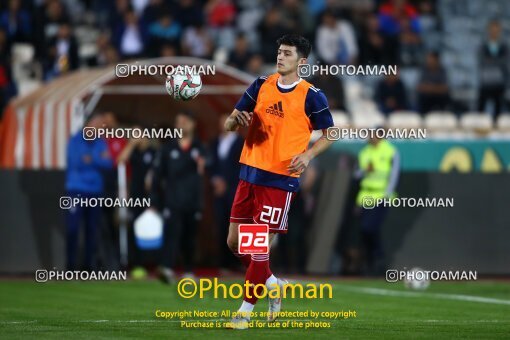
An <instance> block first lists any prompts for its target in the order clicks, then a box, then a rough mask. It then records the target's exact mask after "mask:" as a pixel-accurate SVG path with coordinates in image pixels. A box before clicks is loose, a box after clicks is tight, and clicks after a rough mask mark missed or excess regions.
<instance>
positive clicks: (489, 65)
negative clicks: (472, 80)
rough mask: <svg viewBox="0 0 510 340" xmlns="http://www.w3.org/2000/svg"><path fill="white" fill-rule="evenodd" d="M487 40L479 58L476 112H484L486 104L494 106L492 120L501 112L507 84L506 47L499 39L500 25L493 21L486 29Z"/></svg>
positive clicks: (507, 53)
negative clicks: (478, 87) (478, 86)
mask: <svg viewBox="0 0 510 340" xmlns="http://www.w3.org/2000/svg"><path fill="white" fill-rule="evenodd" d="M488 34H489V39H488V40H486V41H485V42H484V43H483V45H482V47H481V49H480V56H479V65H480V66H479V67H480V70H479V75H480V93H479V96H478V110H479V111H485V106H486V104H487V102H492V103H493V105H494V109H493V114H494V119H497V117H498V116H499V113H500V112H501V106H502V105H503V100H504V96H505V86H506V84H507V83H508V64H507V63H508V58H509V56H510V55H509V52H508V46H507V45H506V44H505V43H504V42H503V40H502V39H501V23H500V22H499V21H497V20H493V21H491V22H490V23H489V27H488Z"/></svg>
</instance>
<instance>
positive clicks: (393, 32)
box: [378, 0, 421, 64]
mask: <svg viewBox="0 0 510 340" xmlns="http://www.w3.org/2000/svg"><path fill="white" fill-rule="evenodd" d="M378 18H379V30H380V32H381V33H382V34H383V36H384V41H385V43H384V45H385V46H384V48H385V50H386V55H387V57H388V60H387V62H388V63H389V64H399V61H400V60H399V59H400V56H399V50H400V48H399V45H400V34H401V32H402V31H403V30H404V27H403V26H404V25H405V26H406V27H408V30H410V31H411V32H414V33H415V34H420V31H421V30H420V21H419V16H418V12H417V11H416V8H414V6H412V5H411V4H409V3H408V2H407V1H406V0H390V1H387V2H386V3H384V4H382V5H381V6H380V8H379V15H378Z"/></svg>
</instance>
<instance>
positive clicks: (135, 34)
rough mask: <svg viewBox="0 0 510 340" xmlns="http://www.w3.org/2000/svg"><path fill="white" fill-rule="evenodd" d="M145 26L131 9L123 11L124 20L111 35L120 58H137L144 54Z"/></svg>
mask: <svg viewBox="0 0 510 340" xmlns="http://www.w3.org/2000/svg"><path fill="white" fill-rule="evenodd" d="M145 33H146V32H145V27H144V26H143V24H142V23H141V22H140V21H139V20H138V17H137V16H136V13H135V12H134V11H133V10H131V9H130V10H127V11H126V12H125V13H124V21H123V22H122V24H120V25H119V26H118V27H117V28H116V30H115V34H114V36H113V40H114V42H115V45H116V46H117V49H118V51H119V52H120V55H121V56H122V59H130V58H139V57H142V56H143V54H144V47H145V41H144V39H145Z"/></svg>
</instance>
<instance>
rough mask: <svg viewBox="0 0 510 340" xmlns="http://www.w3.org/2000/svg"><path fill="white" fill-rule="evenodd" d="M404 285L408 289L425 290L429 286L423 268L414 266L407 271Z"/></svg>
mask: <svg viewBox="0 0 510 340" xmlns="http://www.w3.org/2000/svg"><path fill="white" fill-rule="evenodd" d="M404 285H405V286H406V288H408V289H413V290H425V289H427V288H428V287H429V286H430V280H429V278H428V277H427V275H426V273H425V271H424V270H423V269H421V268H418V267H415V268H412V269H411V270H408V271H407V275H406V276H405V279H404Z"/></svg>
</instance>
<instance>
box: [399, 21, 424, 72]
mask: <svg viewBox="0 0 510 340" xmlns="http://www.w3.org/2000/svg"><path fill="white" fill-rule="evenodd" d="M401 27H402V31H401V32H400V37H399V46H400V47H399V48H400V62H399V63H400V64H402V65H403V66H417V65H420V64H422V56H423V46H422V42H421V38H420V36H419V35H418V33H416V32H415V31H414V30H413V29H412V28H411V25H410V21H409V19H402V20H401Z"/></svg>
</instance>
